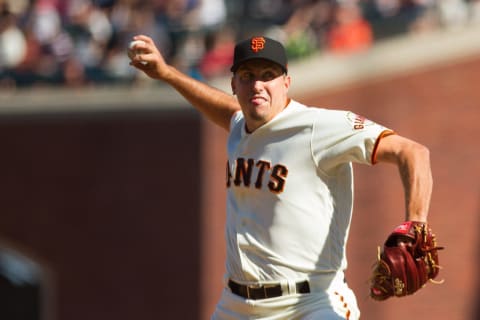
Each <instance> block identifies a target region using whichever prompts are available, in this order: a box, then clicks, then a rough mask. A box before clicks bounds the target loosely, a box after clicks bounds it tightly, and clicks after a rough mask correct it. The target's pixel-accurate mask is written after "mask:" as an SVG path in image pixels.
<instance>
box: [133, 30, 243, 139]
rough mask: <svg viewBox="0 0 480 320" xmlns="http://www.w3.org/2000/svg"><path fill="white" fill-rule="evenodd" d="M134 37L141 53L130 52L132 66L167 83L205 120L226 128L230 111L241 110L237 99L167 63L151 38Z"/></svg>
mask: <svg viewBox="0 0 480 320" xmlns="http://www.w3.org/2000/svg"><path fill="white" fill-rule="evenodd" d="M133 40H135V41H137V44H136V45H135V48H134V50H137V51H136V52H140V53H136V54H134V55H131V63H130V64H131V65H132V66H134V67H135V68H137V69H139V70H142V71H143V72H145V74H146V75H148V76H149V77H151V78H153V79H157V80H162V81H164V82H166V83H168V84H169V85H170V86H172V87H173V88H174V89H175V90H177V91H178V92H179V93H180V94H181V95H182V96H183V97H184V98H185V99H186V100H187V101H188V102H190V103H191V104H192V105H193V106H194V107H195V108H196V109H197V110H199V111H200V112H201V113H203V114H204V115H205V116H206V117H207V118H208V119H210V120H211V121H213V122H214V123H216V124H217V125H219V126H221V127H222V128H224V129H226V130H228V129H229V126H230V119H231V117H232V115H233V113H234V112H236V111H237V110H240V105H239V104H238V101H237V99H236V98H234V97H233V96H231V95H228V94H227V93H225V92H223V91H220V90H218V89H216V88H213V87H211V86H209V85H207V84H205V83H202V82H200V81H198V80H195V79H193V78H191V77H189V76H188V75H186V74H184V73H182V72H180V71H178V70H177V69H175V68H174V67H172V66H170V65H168V64H167V63H166V62H165V59H164V58H163V55H162V54H161V52H160V51H159V50H158V48H157V47H156V46H155V43H154V42H153V40H152V39H151V38H150V37H147V36H145V35H138V36H135V37H133Z"/></svg>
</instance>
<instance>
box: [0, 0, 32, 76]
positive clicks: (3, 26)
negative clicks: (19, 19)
mask: <svg viewBox="0 0 480 320" xmlns="http://www.w3.org/2000/svg"><path fill="white" fill-rule="evenodd" d="M26 53H27V41H26V39H25V36H24V35H23V32H22V31H21V30H20V29H19V28H18V27H17V25H16V16H15V15H14V14H13V13H12V12H11V11H10V9H9V7H8V5H7V3H5V2H3V3H1V2H0V75H1V78H2V79H1V83H3V84H4V85H12V84H13V83H12V82H13V80H14V79H12V75H11V74H12V73H13V72H14V70H15V68H17V67H18V66H19V65H20V64H21V62H22V61H23V60H24V58H25V56H26Z"/></svg>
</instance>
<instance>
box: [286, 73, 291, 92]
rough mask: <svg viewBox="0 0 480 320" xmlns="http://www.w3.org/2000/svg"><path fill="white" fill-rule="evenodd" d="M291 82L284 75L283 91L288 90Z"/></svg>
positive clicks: (288, 77)
mask: <svg viewBox="0 0 480 320" xmlns="http://www.w3.org/2000/svg"><path fill="white" fill-rule="evenodd" d="M291 82H292V78H291V77H290V76H289V75H288V74H287V75H285V78H284V83H285V89H287V90H288V89H289V88H290V84H291Z"/></svg>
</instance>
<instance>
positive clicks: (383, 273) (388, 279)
mask: <svg viewBox="0 0 480 320" xmlns="http://www.w3.org/2000/svg"><path fill="white" fill-rule="evenodd" d="M440 249H443V248H442V247H438V246H437V243H436V239H435V235H434V234H432V231H431V229H430V228H429V227H428V225H427V224H426V223H423V222H415V221H407V222H404V223H403V224H401V225H400V226H398V227H397V228H395V230H393V232H392V233H391V234H390V235H389V236H388V238H387V241H385V244H384V247H383V251H382V252H380V248H379V253H378V261H377V262H376V264H375V266H374V270H373V276H372V279H371V284H370V296H371V297H372V298H373V299H375V300H378V301H382V300H385V299H388V298H390V297H393V296H395V297H402V296H406V295H409V294H413V293H415V292H416V291H417V290H419V289H420V288H422V287H424V286H425V284H426V282H427V281H429V280H430V281H432V280H433V279H435V278H436V277H437V275H438V272H439V270H440V266H439V264H438V250H440ZM432 282H435V281H432ZM437 283H438V282H437Z"/></svg>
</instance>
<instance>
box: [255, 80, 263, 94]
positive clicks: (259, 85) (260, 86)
mask: <svg viewBox="0 0 480 320" xmlns="http://www.w3.org/2000/svg"><path fill="white" fill-rule="evenodd" d="M253 89H254V90H255V91H256V92H260V91H262V89H263V81H262V80H260V79H255V80H253Z"/></svg>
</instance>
